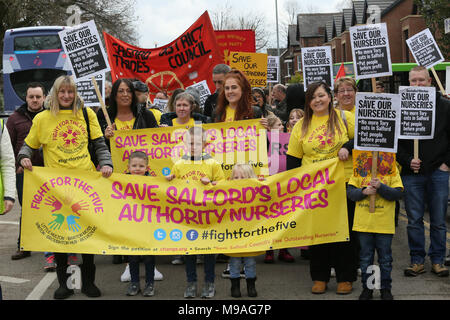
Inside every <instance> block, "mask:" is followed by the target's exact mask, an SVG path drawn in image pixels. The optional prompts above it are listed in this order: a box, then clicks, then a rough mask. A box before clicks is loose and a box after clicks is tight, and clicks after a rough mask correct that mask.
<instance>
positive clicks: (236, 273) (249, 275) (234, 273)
mask: <svg viewBox="0 0 450 320" xmlns="http://www.w3.org/2000/svg"><path fill="white" fill-rule="evenodd" d="M242 264H243V265H244V271H245V278H246V279H254V278H256V260H255V258H254V257H231V258H230V278H231V279H237V278H240V277H241V265H242Z"/></svg>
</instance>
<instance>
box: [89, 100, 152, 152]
mask: <svg viewBox="0 0 450 320" xmlns="http://www.w3.org/2000/svg"><path fill="white" fill-rule="evenodd" d="M107 111H108V115H109V119H110V120H111V123H114V121H115V120H116V118H113V117H112V112H111V109H110V108H108V109H107ZM97 119H98V122H99V124H100V128H101V129H102V132H103V134H105V130H106V127H108V122H107V121H106V118H105V115H104V114H103V111H102V110H99V111H98V112H97ZM146 128H158V122H157V121H156V119H155V116H154V115H153V112H151V111H150V110H147V108H146V107H145V104H139V105H138V107H137V115H136V120H135V121H134V125H133V129H146ZM105 140H106V144H107V146H108V148H109V149H110V150H111V146H110V144H109V139H106V138H105Z"/></svg>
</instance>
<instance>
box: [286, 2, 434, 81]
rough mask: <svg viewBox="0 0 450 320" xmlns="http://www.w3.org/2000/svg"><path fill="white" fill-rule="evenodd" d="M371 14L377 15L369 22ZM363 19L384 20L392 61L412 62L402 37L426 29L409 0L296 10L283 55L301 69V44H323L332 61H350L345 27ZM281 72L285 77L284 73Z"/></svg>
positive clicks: (363, 22) (303, 45) (297, 68)
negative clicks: (294, 25) (320, 10)
mask: <svg viewBox="0 0 450 320" xmlns="http://www.w3.org/2000/svg"><path fill="white" fill-rule="evenodd" d="M377 14H378V15H377ZM373 17H379V18H378V19H377V20H375V21H373V22H372V19H373ZM367 22H369V23H379V22H384V23H386V25H387V29H388V35H389V45H390V51H391V60H392V63H405V62H415V60H414V58H413V56H412V55H411V53H410V51H409V49H408V46H407V44H406V39H408V38H410V37H411V36H413V35H414V34H417V33H419V32H420V31H422V30H424V29H426V25H425V20H424V19H423V17H422V16H421V15H419V14H418V8H417V5H415V4H414V1H413V0H354V1H353V2H352V7H351V8H348V9H343V10H342V11H341V12H338V13H321V14H316V13H314V14H299V15H298V16H297V33H296V39H295V41H294V39H291V38H292V37H293V35H291V33H289V36H288V44H291V45H288V48H287V51H288V52H289V55H288V56H287V57H286V58H288V59H293V61H294V63H297V64H296V65H295V68H296V69H295V70H297V71H301V48H302V47H313V46H321V45H327V46H330V47H331V52H332V56H333V62H334V63H340V62H351V61H353V57H352V51H351V44H350V32H349V28H350V27H352V26H355V25H361V24H366V23H367ZM437 40H438V39H437ZM299 56H300V57H299ZM281 60H282V61H281V62H282V63H283V59H281ZM283 76H284V77H285V79H286V81H288V80H289V77H288V76H287V75H286V74H284V75H283ZM392 81H394V80H392ZM392 81H391V82H392ZM395 81H397V82H398V81H400V80H398V79H397V80H395Z"/></svg>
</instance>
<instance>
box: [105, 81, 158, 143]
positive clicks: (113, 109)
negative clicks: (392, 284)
mask: <svg viewBox="0 0 450 320" xmlns="http://www.w3.org/2000/svg"><path fill="white" fill-rule="evenodd" d="M97 116H98V121H99V123H100V127H101V129H102V131H103V132H104V134H105V137H106V138H107V140H106V142H107V143H108V145H109V139H111V138H112V137H114V131H115V130H134V129H146V128H158V122H157V121H156V119H155V116H154V115H153V112H151V111H150V110H148V109H147V108H146V106H145V104H139V103H138V99H137V96H136V92H135V88H134V85H133V82H131V80H129V79H118V80H117V81H116V82H114V84H113V87H112V89H111V98H110V106H109V108H108V116H109V119H110V120H111V125H110V126H109V125H108V123H107V122H106V119H105V115H104V114H103V112H98V113H97Z"/></svg>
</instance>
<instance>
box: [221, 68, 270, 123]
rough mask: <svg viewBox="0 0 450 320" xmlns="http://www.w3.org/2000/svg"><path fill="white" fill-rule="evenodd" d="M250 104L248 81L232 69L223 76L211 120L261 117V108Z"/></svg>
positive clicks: (250, 92)
mask: <svg viewBox="0 0 450 320" xmlns="http://www.w3.org/2000/svg"><path fill="white" fill-rule="evenodd" d="M252 104H253V97H252V88H251V86H250V82H249V81H248V80H247V77H246V76H245V75H244V74H243V73H242V72H241V71H239V70H235V69H233V70H231V71H230V72H229V73H227V75H226V76H225V79H224V86H223V89H222V90H221V91H220V93H219V98H218V99H217V108H216V110H215V111H214V112H213V114H212V121H213V122H231V121H239V120H248V119H257V118H261V117H262V115H263V114H262V111H261V109H260V108H259V107H256V106H252Z"/></svg>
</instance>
